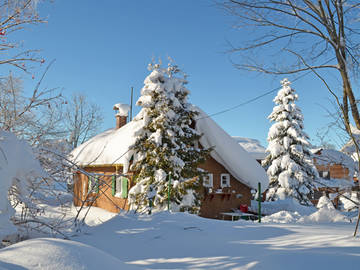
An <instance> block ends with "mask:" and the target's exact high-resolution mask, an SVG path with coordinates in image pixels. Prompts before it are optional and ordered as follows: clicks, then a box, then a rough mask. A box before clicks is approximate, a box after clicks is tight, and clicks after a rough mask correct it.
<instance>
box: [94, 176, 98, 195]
mask: <svg viewBox="0 0 360 270" xmlns="http://www.w3.org/2000/svg"><path fill="white" fill-rule="evenodd" d="M95 192H96V193H99V177H95Z"/></svg>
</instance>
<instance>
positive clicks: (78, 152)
mask: <svg viewBox="0 0 360 270" xmlns="http://www.w3.org/2000/svg"><path fill="white" fill-rule="evenodd" d="M199 111H200V116H199V118H201V119H199V120H198V121H196V130H197V131H198V132H199V133H201V134H203V136H202V137H201V139H200V143H201V145H202V146H203V147H205V148H207V147H211V146H214V147H215V148H214V150H213V151H212V152H211V156H212V157H213V158H214V159H215V160H216V161H217V162H219V163H220V164H222V165H223V166H224V167H225V168H226V169H227V170H228V171H229V172H230V173H231V174H232V175H233V176H234V177H235V178H236V179H238V180H239V181H240V182H242V183H244V184H246V185H247V186H249V187H252V188H257V187H258V182H260V183H261V185H262V188H263V189H264V190H265V189H266V188H267V186H268V183H269V180H268V177H267V175H266V172H265V170H264V169H263V168H262V167H261V166H260V164H259V163H258V162H257V161H256V160H255V159H254V158H252V157H251V156H250V155H249V153H248V152H246V150H244V149H243V148H242V147H241V146H240V145H239V144H238V143H237V141H236V140H234V139H233V138H232V137H231V136H230V135H229V134H227V133H226V132H225V131H224V130H223V129H222V128H221V127H219V126H218V125H217V124H216V123H215V122H214V121H213V120H212V119H211V118H210V117H208V116H207V115H206V114H205V113H204V112H203V111H201V110H200V109H199ZM139 114H141V111H140V113H139ZM140 118H141V117H138V116H137V117H135V118H134V120H133V121H131V122H129V123H127V124H126V125H125V126H123V127H121V128H120V129H109V130H107V131H105V132H103V133H101V134H99V135H97V136H95V137H93V138H92V139H90V140H88V141H87V142H85V143H83V144H82V145H80V146H79V147H77V148H75V149H74V150H73V151H72V152H71V153H70V159H71V160H72V161H73V162H74V163H75V164H77V165H79V166H88V165H104V164H122V165H123V168H124V171H123V172H124V173H126V172H127V171H128V167H129V161H130V159H131V157H132V156H133V154H134V153H133V151H132V150H129V149H130V147H131V146H132V145H133V144H134V143H135V140H136V138H135V137H136V136H135V135H136V132H137V131H138V130H139V129H140V128H141V127H142V126H143V121H142V120H140Z"/></svg>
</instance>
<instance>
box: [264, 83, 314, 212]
mask: <svg viewBox="0 0 360 270" xmlns="http://www.w3.org/2000/svg"><path fill="white" fill-rule="evenodd" d="M281 84H282V88H281V89H280V90H279V92H278V94H277V96H276V97H275V99H274V102H275V104H276V106H275V107H274V109H273V111H272V113H271V114H270V115H269V117H268V118H269V119H270V121H271V122H275V123H274V124H273V125H272V126H271V127H270V130H269V133H268V138H267V140H268V142H269V146H268V148H267V149H266V151H267V152H268V153H269V154H268V156H267V157H266V158H265V160H264V161H263V163H262V165H263V166H264V167H267V168H268V169H267V174H268V176H269V181H270V183H269V190H268V192H267V194H266V200H267V201H275V200H279V199H286V198H288V197H292V198H295V199H296V200H297V201H298V202H299V203H300V204H303V205H312V203H311V201H310V198H311V197H312V196H313V193H314V188H315V186H314V183H313V180H314V179H316V178H318V173H317V170H316V168H315V166H314V165H313V163H312V158H311V152H310V150H309V147H310V143H309V142H308V139H309V137H308V136H307V134H306V133H305V132H304V131H303V129H304V125H303V115H302V113H301V110H300V109H299V108H298V107H297V106H296V104H295V101H296V100H297V99H298V95H297V94H296V93H295V90H294V89H292V88H291V86H290V85H291V83H290V82H289V81H288V80H287V79H284V80H282V81H281Z"/></svg>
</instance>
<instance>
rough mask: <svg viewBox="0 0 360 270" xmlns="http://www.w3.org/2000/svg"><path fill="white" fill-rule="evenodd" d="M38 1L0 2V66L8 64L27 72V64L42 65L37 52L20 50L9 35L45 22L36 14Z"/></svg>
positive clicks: (19, 44) (17, 43) (16, 0)
mask: <svg viewBox="0 0 360 270" xmlns="http://www.w3.org/2000/svg"><path fill="white" fill-rule="evenodd" d="M38 2H40V0H0V64H8V65H11V66H13V67H16V68H19V69H21V70H23V71H25V72H29V68H30V67H29V66H27V64H26V63H27V62H40V63H43V62H44V59H41V58H40V57H39V56H38V55H37V52H38V51H37V50H29V49H26V50H22V48H21V43H20V42H18V41H14V40H12V39H11V34H12V33H14V32H16V31H18V30H21V29H24V28H25V27H26V26H29V25H34V24H39V23H43V22H45V20H44V19H42V18H40V16H39V14H38V12H37V5H38Z"/></svg>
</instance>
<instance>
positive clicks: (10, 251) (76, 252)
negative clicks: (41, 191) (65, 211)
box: [0, 238, 139, 270]
mask: <svg viewBox="0 0 360 270" xmlns="http://www.w3.org/2000/svg"><path fill="white" fill-rule="evenodd" d="M100 258H101V259H100ZM0 269H14V270H15V269H42V270H45V269H46V270H52V269H54V270H58V269H61V270H73V269H74V270H79V269H87V270H92V269H94V270H98V269H124V270H125V269H139V268H137V267H135V266H131V265H127V264H125V263H123V262H122V261H120V260H119V259H117V258H115V257H113V256H111V255H108V254H107V253H105V252H103V251H101V250H99V249H97V248H94V247H92V246H89V245H85V244H82V243H79V242H74V241H69V240H61V239H52V238H39V239H33V240H27V241H23V242H20V243H17V244H15V245H12V246H9V247H7V248H4V249H2V250H0Z"/></svg>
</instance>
